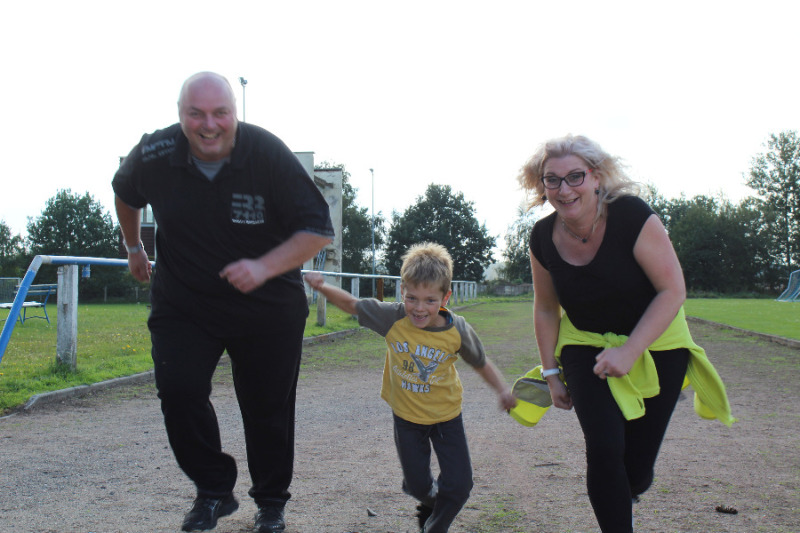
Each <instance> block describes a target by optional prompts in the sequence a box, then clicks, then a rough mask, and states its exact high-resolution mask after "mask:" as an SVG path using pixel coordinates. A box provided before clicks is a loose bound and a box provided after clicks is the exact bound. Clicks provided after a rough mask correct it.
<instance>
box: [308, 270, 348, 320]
mask: <svg viewBox="0 0 800 533" xmlns="http://www.w3.org/2000/svg"><path fill="white" fill-rule="evenodd" d="M303 278H304V279H305V280H306V283H308V284H309V285H310V286H311V288H312V289H314V290H315V291H318V292H321V293H322V295H323V296H325V298H326V299H327V300H328V301H329V302H330V303H332V304H333V305H335V306H336V307H338V308H339V309H341V310H342V311H344V312H346V313H349V314H351V315H355V314H356V304H357V303H358V298H356V297H355V296H353V295H352V294H350V293H349V292H347V291H344V290H342V289H340V288H339V287H334V286H333V285H328V284H327V283H325V277H324V276H323V275H322V274H320V273H319V272H309V273H308V274H306V275H305V276H303Z"/></svg>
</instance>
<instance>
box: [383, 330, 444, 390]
mask: <svg viewBox="0 0 800 533" xmlns="http://www.w3.org/2000/svg"><path fill="white" fill-rule="evenodd" d="M390 346H391V347H392V348H393V349H394V351H395V353H398V354H403V353H407V354H408V355H409V356H410V357H411V359H412V361H413V362H412V361H408V360H407V359H405V360H403V368H400V367H399V365H394V366H393V367H392V370H393V371H394V373H395V374H397V375H398V376H399V377H400V378H401V379H402V380H403V381H402V388H403V389H404V390H407V391H410V392H421V393H426V392H430V390H431V388H430V386H431V385H432V384H435V383H437V382H438V381H440V380H441V379H442V378H441V377H437V376H436V375H435V374H434V373H435V372H436V369H437V368H439V365H440V364H441V363H443V362H444V361H447V360H448V359H449V358H450V357H452V355H451V354H449V353H446V352H443V351H442V350H437V349H435V348H431V347H428V346H423V345H417V348H416V350H415V351H413V352H412V351H411V350H409V348H408V342H403V343H400V342H395V343H391V344H390Z"/></svg>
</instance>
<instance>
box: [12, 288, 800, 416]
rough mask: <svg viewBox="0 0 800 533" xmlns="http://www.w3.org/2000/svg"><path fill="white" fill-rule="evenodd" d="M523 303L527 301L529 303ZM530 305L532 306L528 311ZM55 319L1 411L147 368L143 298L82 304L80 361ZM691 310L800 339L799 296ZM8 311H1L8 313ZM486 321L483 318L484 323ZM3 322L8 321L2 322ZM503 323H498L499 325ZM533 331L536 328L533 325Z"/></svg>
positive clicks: (18, 359)
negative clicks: (65, 350)
mask: <svg viewBox="0 0 800 533" xmlns="http://www.w3.org/2000/svg"><path fill="white" fill-rule="evenodd" d="M477 301H479V302H482V303H483V304H484V305H486V309H487V312H486V313H474V316H475V320H474V321H475V322H476V324H475V325H476V327H480V328H481V330H482V331H494V330H495V329H497V328H501V325H498V324H496V323H494V322H493V317H494V316H496V313H492V312H491V307H493V306H495V305H503V302H519V301H520V299H519V298H508V299H505V298H481V299H479V300H477ZM522 309H526V307H525V306H523V307H522ZM327 310H328V323H327V325H326V326H325V327H319V326H317V325H316V308H315V307H314V306H312V308H311V313H310V314H309V318H308V322H307V324H306V331H305V335H306V336H307V337H310V336H315V335H320V334H322V333H328V332H332V331H341V330H345V329H351V328H354V327H357V322H356V321H355V320H354V319H353V318H351V317H350V316H348V315H346V314H345V313H343V312H342V311H340V310H338V309H336V308H335V307H333V306H331V305H329V306H328V308H327ZM526 312H527V311H526ZM48 313H49V314H50V320H51V323H50V324H47V322H46V321H44V320H37V319H31V320H28V321H26V322H25V324H24V325H20V324H19V323H17V325H16V326H15V328H14V332H13V334H12V336H11V341H10V342H9V344H8V348H7V349H6V353H5V354H4V355H3V359H2V361H0V414H1V413H4V412H8V411H9V410H11V409H13V408H15V407H18V406H20V405H22V404H24V403H25V402H26V401H27V400H28V399H30V397H31V396H33V395H36V394H40V393H43V392H48V391H53V390H59V389H64V388H67V387H73V386H76V385H85V384H90V383H96V382H99V381H104V380H107V379H111V378H115V377H120V376H126V375H131V374H135V373H138V372H144V371H146V370H150V369H151V368H152V366H153V364H152V360H151V359H150V337H149V333H148V331H147V325H146V321H147V313H148V309H147V306H146V305H142V304H113V305H104V304H88V305H80V306H79V309H78V369H77V371H75V372H72V371H69V370H67V369H64V368H59V367H58V366H57V365H56V364H55V353H56V313H57V310H56V306H55V305H53V306H49V307H48ZM686 313H687V315H689V316H696V317H700V318H704V319H707V320H712V321H714V322H720V323H723V324H728V325H731V326H735V327H739V328H743V329H749V330H754V331H758V332H761V333H768V334H773V335H779V336H783V337H789V338H793V339H798V340H800V303H785V302H776V301H774V300H753V299H742V300H738V299H692V300H689V301H688V302H687V303H686ZM7 315H8V311H0V319H4V318H5V317H6V316H7ZM484 322H485V323H484ZM3 324H4V323H3ZM498 331H499V330H498ZM531 334H532V332H531Z"/></svg>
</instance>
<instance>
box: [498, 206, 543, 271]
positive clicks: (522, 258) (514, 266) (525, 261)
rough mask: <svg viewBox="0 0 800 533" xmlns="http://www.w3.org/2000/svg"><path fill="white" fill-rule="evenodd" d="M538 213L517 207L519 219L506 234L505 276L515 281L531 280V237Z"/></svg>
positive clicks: (504, 252) (504, 253) (504, 251)
mask: <svg viewBox="0 0 800 533" xmlns="http://www.w3.org/2000/svg"><path fill="white" fill-rule="evenodd" d="M536 218H537V215H536V214H535V211H534V210H530V211H525V209H524V208H523V207H522V206H520V207H519V208H518V209H517V220H515V221H514V223H513V224H511V226H510V227H509V228H508V233H506V235H505V241H506V248H505V250H503V259H504V260H505V266H504V267H503V270H502V275H503V278H504V279H506V280H507V281H510V282H513V283H530V282H531V260H530V256H529V255H528V250H530V237H531V230H532V229H533V225H534V223H535V222H536Z"/></svg>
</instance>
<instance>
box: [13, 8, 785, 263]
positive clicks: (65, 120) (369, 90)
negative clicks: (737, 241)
mask: <svg viewBox="0 0 800 533" xmlns="http://www.w3.org/2000/svg"><path fill="white" fill-rule="evenodd" d="M0 15H1V16H2V20H3V22H4V24H3V26H4V27H3V31H2V32H0V46H1V47H2V50H3V53H2V59H0V61H1V62H2V67H3V68H2V73H3V76H2V83H0V97H2V101H3V102H4V105H5V106H6V107H5V108H4V109H5V112H4V113H3V118H4V119H5V120H4V124H3V127H2V128H1V129H0V147H1V148H0V150H2V156H3V161H4V164H3V165H2V167H0V173H2V188H0V220H4V221H5V223H6V224H7V225H9V226H10V227H11V230H12V233H13V234H23V235H24V234H25V233H26V225H27V223H28V218H29V217H33V218H34V219H35V217H37V216H39V215H40V214H41V212H42V210H43V209H44V207H45V205H46V202H47V200H48V199H49V198H52V197H53V196H55V194H56V193H57V192H58V191H59V190H61V189H70V190H71V191H72V192H73V193H78V194H84V193H86V192H88V193H90V194H91V195H92V196H93V197H94V199H95V200H97V201H98V202H100V203H101V204H103V205H104V206H106V208H107V209H108V210H109V212H111V213H112V214H113V211H112V210H113V192H112V190H111V185H110V182H111V179H112V177H113V175H114V172H115V169H116V168H117V166H118V164H119V157H120V156H124V155H126V154H127V153H128V152H129V151H130V149H131V148H132V147H133V146H134V145H135V144H136V143H137V142H138V141H139V139H140V138H141V136H142V134H144V133H148V132H152V131H154V130H156V129H159V128H162V127H165V126H168V125H170V124H173V123H175V122H177V120H178V116H177V106H176V102H177V98H178V92H179V90H180V87H181V84H182V83H183V81H184V80H185V79H186V78H187V77H189V76H190V75H192V74H194V73H195V72H199V71H205V70H211V71H216V72H219V73H220V74H222V75H224V76H226V77H227V78H228V79H229V80H230V81H231V83H232V84H233V86H234V92H235V94H236V95H237V100H238V101H237V106H238V112H239V118H240V119H242V118H245V119H246V121H247V122H251V123H254V124H257V125H259V126H262V127H264V128H266V129H268V130H270V131H271V132H273V133H275V134H276V135H278V137H280V138H281V139H283V141H284V142H286V144H287V145H288V146H289V147H290V148H291V149H292V150H293V151H296V152H301V151H302V152H305V151H311V152H314V153H315V162H317V163H320V162H322V161H329V162H335V163H338V164H343V165H344V166H345V168H346V170H347V171H348V172H349V173H350V175H351V183H352V185H353V186H354V187H356V188H357V189H358V196H357V202H358V203H359V204H360V205H362V206H364V207H367V208H369V209H370V210H372V208H373V195H374V210H375V212H376V213H378V212H381V213H383V214H384V215H385V216H386V217H387V218H389V217H390V215H391V213H392V211H397V212H401V213H402V212H403V211H404V210H405V209H406V208H407V207H409V206H410V205H412V204H414V203H415V202H416V200H417V199H418V198H419V197H420V196H422V195H424V193H425V190H426V188H427V186H428V185H429V184H431V183H435V184H439V185H450V186H451V187H452V188H453V190H454V191H455V192H462V193H463V194H464V197H465V199H466V200H467V201H471V202H473V204H474V208H475V213H476V216H477V218H478V220H479V222H481V223H483V224H485V225H486V227H487V229H488V230H489V233H490V234H491V235H493V236H495V237H497V238H498V245H500V246H502V244H503V235H504V234H505V233H506V231H507V229H508V227H509V225H511V224H512V223H513V222H514V220H516V219H517V216H518V209H519V207H520V205H521V202H522V201H523V198H524V196H523V193H522V191H521V190H520V189H519V186H518V183H517V179H516V177H517V174H518V172H519V169H520V167H521V166H522V165H523V164H524V163H525V161H526V160H527V159H528V158H529V157H530V155H531V154H532V153H533V151H534V150H535V149H536V147H537V146H538V145H539V144H540V143H542V142H543V141H545V140H547V139H550V138H553V137H557V136H562V135H564V134H567V133H572V134H582V135H587V136H589V137H590V138H592V139H594V140H595V141H597V142H598V143H600V145H601V146H602V147H603V148H604V149H606V151H608V152H609V153H611V154H613V155H617V156H620V157H621V158H622V159H623V160H624V161H625V162H626V163H627V165H628V169H629V172H630V175H631V176H632V177H633V178H634V179H636V180H638V181H640V182H643V183H649V184H652V185H654V186H655V187H656V188H657V190H658V191H659V192H660V193H661V194H662V195H664V196H665V197H667V198H674V197H677V196H679V195H680V194H686V195H687V196H689V197H691V196H695V195H699V194H704V195H712V196H715V195H719V194H724V195H725V197H726V198H728V199H730V200H731V201H733V202H738V201H739V200H741V199H742V198H744V197H745V196H748V195H750V194H752V193H753V191H752V190H751V189H749V188H747V187H746V186H745V185H744V176H745V175H746V174H747V172H748V171H749V168H750V166H751V163H752V159H753V157H755V156H756V155H758V154H760V153H763V152H765V151H766V149H767V148H766V144H765V143H766V141H767V140H768V139H769V136H770V135H771V134H777V133H779V132H781V131H787V130H800V98H798V95H799V94H800V90H799V85H798V79H799V78H800V72H799V70H798V64H799V63H798V61H799V60H798V53H797V52H798V39H797V35H798V34H797V31H798V30H797V22H798V20H800V3H799V2H793V1H790V0H784V1H773V0H766V1H759V2H752V1H748V2H742V1H739V0H729V1H716V0H708V1H698V0H692V1H686V0H676V1H672V2H658V3H656V2H647V1H618V0H608V1H603V2H600V1H585V0H575V1H571V2H556V1H538V0H527V1H504V0H496V1H494V2H477V1H472V0H460V1H451V0H442V1H437V0H425V1H419V0H407V1H405V2H402V3H401V2H383V1H379V0H371V1H348V0H338V1H335V2H334V1H330V0H308V1H303V0H293V1H292V2H287V1H285V0H282V1H279V2H278V1H268V0H263V1H252V0H250V1H239V0H230V1H227V2H208V1H205V0H193V1H184V0H168V1H163V0H162V1H152V0H138V1H136V2H130V1H126V0H122V1H119V2H108V1H80V0H79V1H74V2H63V1H53V0H43V1H40V2H13V3H12V5H11V6H4V7H3V8H0ZM240 77H243V78H245V79H246V80H247V85H246V86H245V87H244V88H243V87H242V86H241V84H240V83H239V81H238V80H239V78H240ZM370 169H373V171H374V173H371V172H370ZM373 176H374V179H373ZM496 259H499V257H498V256H497V255H496Z"/></svg>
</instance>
